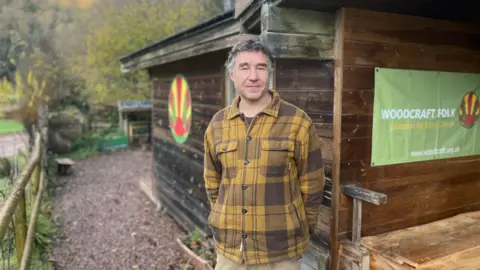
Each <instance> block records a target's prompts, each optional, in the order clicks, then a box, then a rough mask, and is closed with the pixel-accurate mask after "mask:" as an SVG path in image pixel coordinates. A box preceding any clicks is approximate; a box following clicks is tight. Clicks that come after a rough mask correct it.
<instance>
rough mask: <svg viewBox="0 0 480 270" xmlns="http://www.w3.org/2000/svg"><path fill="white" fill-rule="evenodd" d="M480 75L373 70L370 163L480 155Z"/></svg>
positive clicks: (376, 164)
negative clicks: (373, 90) (373, 93)
mask: <svg viewBox="0 0 480 270" xmlns="http://www.w3.org/2000/svg"><path fill="white" fill-rule="evenodd" d="M479 97H480V74H467V73H453V72H435V71H417V70H399V69H386V68H376V69H375V100H374V109H373V133H372V162H371V166H381V165H390V164H399V163H408V162H416V161H426V160H434V159H445V158H453V157H462V156H472V155H480V124H478V123H477V122H478V120H479V119H478V118H479V115H480V101H479Z"/></svg>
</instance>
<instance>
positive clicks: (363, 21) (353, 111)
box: [336, 9, 480, 238]
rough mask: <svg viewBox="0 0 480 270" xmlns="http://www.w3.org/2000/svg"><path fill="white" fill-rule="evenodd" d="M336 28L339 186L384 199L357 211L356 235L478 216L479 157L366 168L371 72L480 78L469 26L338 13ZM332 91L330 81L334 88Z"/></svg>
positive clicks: (344, 229)
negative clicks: (359, 230) (465, 215)
mask: <svg viewBox="0 0 480 270" xmlns="http://www.w3.org/2000/svg"><path fill="white" fill-rule="evenodd" d="M343 12H344V14H343V18H342V20H343V22H342V23H340V24H339V25H341V28H340V29H338V31H342V36H343V43H342V44H341V45H342V46H340V48H342V51H341V52H340V54H341V57H342V61H341V69H342V70H341V71H342V72H341V74H343V77H340V78H338V79H339V80H341V82H340V83H339V84H338V85H339V87H340V89H336V91H337V90H339V91H342V92H341V94H342V95H341V96H342V102H341V111H342V113H341V154H340V184H349V183H353V184H358V185H361V186H364V187H366V188H368V189H371V190H374V191H378V192H382V193H386V194H387V195H388V203H387V204H386V205H382V206H374V205H369V204H364V208H363V227H362V235H364V236H366V235H375V234H380V233H383V232H388V231H393V230H396V229H401V228H406V227H410V226H415V225H419V224H424V223H428V222H432V221H435V220H439V219H443V218H447V217H450V216H452V215H455V214H458V213H463V212H467V211H473V210H480V201H479V200H478V196H479V192H478V190H479V188H480V156H471V157H465V158H456V159H443V160H437V161H428V162H417V163H408V164H400V165H389V166H380V167H370V166H369V165H370V158H371V145H372V143H371V140H372V111H373V98H374V94H375V93H374V67H386V68H399V69H418V70H432V71H449V72H471V73H480V31H479V30H478V28H476V27H474V26H473V25H471V26H469V25H461V24H458V23H453V22H447V21H439V20H433V19H427V18H421V17H412V16H405V15H395V14H388V13H379V12H371V11H364V10H357V9H344V10H343ZM336 84H337V82H336ZM338 216H339V223H338V224H339V225H338V226H339V229H338V231H339V235H340V238H342V237H347V236H348V237H350V234H349V231H350V229H351V217H352V212H351V201H349V200H348V199H347V198H346V197H344V196H341V198H340V207H339V213H338Z"/></svg>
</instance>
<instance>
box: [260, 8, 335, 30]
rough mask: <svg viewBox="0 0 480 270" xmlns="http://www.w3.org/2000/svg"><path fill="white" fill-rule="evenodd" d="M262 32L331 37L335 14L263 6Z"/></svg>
mask: <svg viewBox="0 0 480 270" xmlns="http://www.w3.org/2000/svg"><path fill="white" fill-rule="evenodd" d="M261 19H262V32H264V31H268V32H281V33H296V34H300V33H304V34H319V35H328V36H333V35H334V34H335V14H332V13H329V12H320V11H312V10H303V9H293V8H283V7H278V6H275V5H274V4H271V3H266V4H263V6H262V12H261Z"/></svg>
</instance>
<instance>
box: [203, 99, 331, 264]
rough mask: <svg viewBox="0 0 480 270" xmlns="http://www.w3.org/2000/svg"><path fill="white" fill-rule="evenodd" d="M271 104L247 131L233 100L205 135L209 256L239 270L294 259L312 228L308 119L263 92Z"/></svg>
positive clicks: (315, 190)
mask: <svg viewBox="0 0 480 270" xmlns="http://www.w3.org/2000/svg"><path fill="white" fill-rule="evenodd" d="M270 93H271V94H272V95H273V99H272V102H271V103H270V105H269V106H267V107H266V108H265V109H264V110H263V112H261V113H260V114H258V115H257V116H256V117H255V118H254V119H253V120H252V121H251V124H250V125H248V124H247V123H246V121H245V117H244V116H243V114H242V113H240V111H239V110H238V102H239V101H240V98H239V97H238V96H237V97H236V98H235V99H234V100H233V102H232V104H231V105H230V106H228V107H226V108H224V109H222V110H221V111H219V112H218V113H216V114H215V115H214V116H213V118H212V120H211V122H210V124H209V126H208V128H207V130H206V132H205V156H204V179H205V187H206V192H207V195H208V199H209V201H210V205H211V212H210V215H209V217H208V223H209V225H210V227H211V228H212V231H213V236H214V238H215V242H216V249H217V252H218V253H220V254H222V255H223V256H225V257H227V258H229V259H231V260H233V261H235V262H237V263H245V264H261V263H272V262H276V261H281V260H286V259H291V258H299V257H300V256H301V255H302V254H303V253H304V252H305V251H306V249H307V246H308V241H309V236H310V230H311V228H312V227H314V226H315V224H316V223H317V217H318V213H319V206H320V203H321V201H322V197H323V186H324V182H325V175H324V171H323V163H322V153H321V150H320V145H321V142H320V140H319V138H318V136H317V134H316V129H315V126H314V124H313V123H312V121H311V119H310V118H309V117H308V116H307V115H306V114H305V113H304V112H303V111H302V110H300V109H299V108H297V107H295V106H293V105H292V104H289V103H287V102H285V101H283V100H281V99H280V97H279V95H278V93H277V92H276V91H274V90H270Z"/></svg>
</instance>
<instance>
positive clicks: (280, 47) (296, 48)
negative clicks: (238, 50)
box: [260, 32, 334, 59]
mask: <svg viewBox="0 0 480 270" xmlns="http://www.w3.org/2000/svg"><path fill="white" fill-rule="evenodd" d="M260 39H261V41H262V42H263V43H264V44H265V45H266V46H268V47H269V48H270V50H272V54H273V57H275V58H303V59H333V41H334V37H333V36H323V35H315V34H282V33H274V32H262V34H261V35H260Z"/></svg>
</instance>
